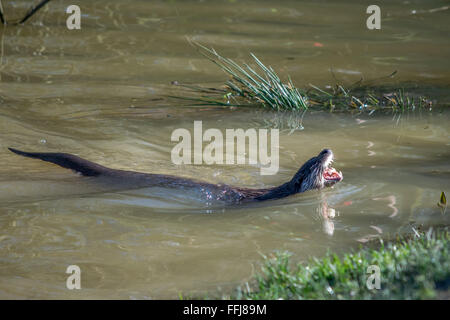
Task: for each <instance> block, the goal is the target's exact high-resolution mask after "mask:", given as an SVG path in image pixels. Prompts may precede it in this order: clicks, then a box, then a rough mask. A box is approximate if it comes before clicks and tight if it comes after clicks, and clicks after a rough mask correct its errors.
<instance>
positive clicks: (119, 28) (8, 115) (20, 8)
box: [0, 0, 450, 299]
mask: <svg viewBox="0 0 450 320" xmlns="http://www.w3.org/2000/svg"><path fill="white" fill-rule="evenodd" d="M69 4H71V3H66V2H65V1H55V2H51V3H50V5H48V6H47V7H45V9H44V10H43V11H42V12H40V13H39V14H38V15H36V16H35V17H33V18H32V20H30V23H28V24H26V25H24V26H22V27H20V28H18V27H13V26H8V27H6V28H2V29H0V31H1V64H0V80H1V82H0V102H1V107H0V148H1V151H0V163H1V164H2V165H1V166H0V297H1V298H9V299H11V298H43V299H48V298H62V299H66V298H82V299H87V298H122V299H123V298H125V299H129V298H131V299H133V298H138V299H142V298H153V299H155V298H177V297H178V294H179V293H180V292H181V293H183V294H199V295H201V294H203V293H204V292H210V293H211V292H212V293H214V294H220V293H221V292H224V293H230V292H231V290H232V289H233V288H235V287H236V286H237V285H240V284H243V283H244V282H245V281H248V280H249V279H251V276H252V274H253V273H254V272H255V271H256V270H258V268H259V263H260V262H261V260H262V259H261V254H265V255H267V254H270V253H272V252H274V251H275V250H288V251H290V252H292V253H293V254H294V260H295V261H305V260H306V259H307V258H308V257H311V256H318V257H320V256H322V255H323V254H324V253H325V252H326V251H327V250H329V249H331V250H333V251H336V252H343V251H348V250H349V249H350V248H354V247H357V246H358V245H359V244H364V243H365V242H366V241H367V240H368V239H370V238H373V237H377V236H384V235H387V234H392V233H395V232H402V231H404V230H406V229H408V228H409V225H410V223H411V222H413V221H415V222H420V223H425V224H427V225H435V224H443V223H444V224H448V214H447V215H446V216H443V215H442V214H441V212H440V210H439V208H438V207H437V206H436V203H437V201H438V199H439V195H440V193H441V192H442V191H446V192H447V195H448V194H449V186H450V183H449V177H450V167H449V163H448V159H449V156H450V151H449V142H448V141H449V129H448V121H449V113H448V112H443V113H439V112H437V111H436V112H429V111H426V110H423V111H421V112H410V113H404V114H401V115H399V114H397V115H394V114H381V113H378V112H376V113H374V114H372V115H370V116H369V115H368V114H359V113H358V112H355V113H351V114H340V113H336V114H333V113H328V112H308V113H306V114H305V115H302V114H296V113H285V114H278V115H277V114H274V113H271V112H269V111H264V110H255V109H248V108H244V109H233V108H215V107H207V106H201V107H198V106H197V107H191V106H186V105H185V103H184V102H183V103H182V102H180V101H176V100H173V99H169V98H168V97H167V96H168V95H173V94H176V93H179V91H178V90H179V88H177V87H174V86H171V85H170V82H171V81H173V80H178V81H182V82H187V83H202V84H205V85H209V86H220V85H221V84H222V83H223V81H224V80H225V79H226V76H225V75H224V74H223V73H222V72H221V71H220V70H218V68H217V67H216V66H214V65H213V64H211V63H210V62H208V61H205V59H203V58H202V57H201V56H200V55H199V54H198V53H197V52H196V51H195V50H194V49H193V48H192V47H191V46H189V44H188V43H187V41H186V38H185V37H186V36H188V37H191V38H192V39H194V40H197V41H199V42H201V43H204V44H206V45H208V46H213V47H214V48H216V49H217V50H219V51H220V52H221V53H223V54H224V55H226V56H229V57H232V58H233V59H236V60H237V61H240V62H242V61H248V58H249V56H248V53H249V52H254V53H255V54H256V55H257V56H258V57H259V58H260V59H261V60H262V61H263V62H264V63H266V64H268V65H272V66H273V67H274V69H275V70H277V71H278V72H279V73H280V74H281V75H282V76H286V75H287V74H290V75H291V77H292V79H293V80H294V82H295V83H296V85H298V86H306V85H308V84H309V83H314V84H316V85H320V86H325V85H328V84H332V83H334V81H335V80H334V79H333V76H332V74H331V73H330V70H331V69H332V70H333V71H334V75H335V76H336V77H337V78H338V80H339V81H342V82H344V83H352V82H354V81H357V80H359V79H360V78H361V77H362V76H363V77H364V78H367V79H371V78H377V77H380V76H383V75H387V74H390V73H391V72H392V71H393V70H398V71H399V72H398V77H397V78H395V79H394V84H395V83H406V82H408V83H414V84H416V86H417V89H416V90H417V93H418V94H427V95H431V96H433V97H436V98H435V99H437V100H440V101H444V102H445V101H448V100H446V99H448V89H447V88H448V84H449V80H450V64H449V63H448V56H449V53H450V45H449V40H448V31H449V30H448V29H449V27H448V16H449V10H447V9H445V6H446V5H447V2H445V1H389V2H388V3H386V4H381V8H382V15H383V17H384V18H383V21H382V30H380V31H369V30H367V29H366V28H365V19H366V17H367V15H366V14H365V8H366V7H367V5H369V4H370V3H369V2H367V4H364V3H361V2H360V1H340V2H339V4H337V3H336V4H335V3H334V2H333V3H330V2H328V1H304V2H298V1H277V2H269V1H209V2H208V3H206V2H203V1H178V2H177V1H170V2H166V1H160V2H158V1H152V2H149V1H137V0H133V1H95V3H93V2H90V1H79V5H80V7H81V10H82V14H83V17H82V29H81V30H79V31H69V30H67V29H66V27H65V19H66V16H67V15H66V14H65V13H64V12H65V8H66V7H67V6H68V5H69ZM3 5H4V7H5V12H6V13H7V15H9V16H12V15H14V16H15V15H20V13H22V12H24V11H26V9H27V8H28V2H26V1H8V2H6V1H4V3H3ZM414 10H415V11H414ZM413 11H414V12H413ZM195 120H202V121H203V127H204V128H205V129H206V128H218V129H220V130H222V132H225V129H227V128H244V129H247V128H255V129H263V128H268V129H270V128H280V129H281V131H280V149H279V155H280V170H279V173H278V174H277V175H274V176H261V175H260V168H259V166H258V165H230V166H226V165H184V166H177V165H174V164H173V163H172V162H171V161H170V159H171V158H170V152H171V150H172V148H173V147H174V145H175V143H174V142H171V141H170V136H171V133H172V132H173V130H175V129H177V128H186V129H189V130H191V131H192V130H193V123H194V121H195ZM7 147H16V148H19V149H23V150H29V151H53V152H70V153H74V154H77V155H79V156H82V157H84V158H86V159H89V160H91V161H95V162H98V163H101V164H102V165H105V166H110V167H113V168H117V169H128V170H136V171H143V172H151V173H164V174H172V175H180V176H184V177H190V178H195V179H200V180H205V181H208V182H213V183H228V184H231V185H236V186H247V187H255V188H260V187H269V186H274V185H277V184H281V183H283V182H285V181H287V180H288V179H290V178H291V177H292V175H293V174H294V173H295V172H296V170H297V169H298V168H299V167H300V165H301V164H303V163H304V162H305V161H306V160H308V159H309V158H310V157H312V156H314V155H316V154H317V153H318V152H319V151H320V150H322V149H323V148H324V147H329V148H331V149H333V151H334V153H335V156H336V161H335V167H336V168H337V169H339V170H341V171H342V172H343V174H344V180H343V181H342V182H341V183H339V184H338V185H336V186H335V187H334V188H332V189H327V190H323V191H321V192H319V191H312V192H307V193H305V194H299V195H295V196H292V197H289V198H286V199H280V200H276V201H270V202H265V203H258V204H247V205H242V206H222V207H220V206H219V207H217V206H214V207H210V206H208V205H207V204H205V202H204V201H202V200H201V199H198V198H196V197H195V196H192V195H188V194H186V193H183V192H177V191H174V190H167V189H161V190H148V189H134V190H116V189H114V188H112V187H111V186H109V187H108V186H106V187H105V186H102V187H99V186H98V185H97V184H96V183H95V181H92V178H86V177H80V176H78V175H76V174H74V173H72V172H70V171H68V170H65V169H62V168H59V167H57V166H54V165H51V164H48V163H44V162H41V161H36V160H32V159H26V158H21V157H18V156H17V155H14V154H12V153H10V152H9V151H7V149H6V148H7ZM69 265H78V266H80V268H81V270H82V290H78V291H77V290H73V291H71V290H68V289H66V286H65V283H66V278H67V276H68V275H67V274H65V270H66V268H67V266H69Z"/></svg>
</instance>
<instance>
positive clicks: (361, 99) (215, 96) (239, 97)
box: [174, 42, 431, 112]
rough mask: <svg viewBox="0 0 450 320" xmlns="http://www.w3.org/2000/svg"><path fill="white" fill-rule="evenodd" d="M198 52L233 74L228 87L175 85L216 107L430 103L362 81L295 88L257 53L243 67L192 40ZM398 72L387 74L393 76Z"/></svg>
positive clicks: (367, 107)
mask: <svg viewBox="0 0 450 320" xmlns="http://www.w3.org/2000/svg"><path fill="white" fill-rule="evenodd" d="M191 44H192V45H193V46H194V47H195V48H197V50H198V51H199V53H200V54H201V55H203V56H204V57H205V58H207V59H208V60H210V61H211V62H213V63H214V64H216V65H217V66H218V67H219V68H220V69H222V70H223V71H224V72H225V73H227V74H228V75H229V76H230V80H228V81H226V82H225V89H218V88H203V87H201V86H197V85H184V84H180V83H178V82H175V83H174V84H176V85H179V86H182V87H185V88H187V89H189V90H190V91H191V92H193V93H195V95H194V96H187V95H185V94H184V95H183V96H176V97H175V98H178V99H184V100H189V101H191V102H195V103H196V104H198V105H216V106H235V107H243V106H261V107H265V108H268V109H271V110H276V111H281V110H308V109H309V108H315V109H326V110H330V111H334V110H346V111H348V110H357V111H369V112H374V111H375V110H389V111H396V112H404V111H406V110H414V109H417V108H424V107H429V106H430V105H431V102H430V101H429V100H428V99H427V98H425V97H421V96H418V97H413V96H412V95H411V94H410V93H407V92H405V90H404V89H394V90H390V91H388V92H379V90H377V88H373V87H370V86H369V85H368V84H363V81H362V80H360V81H357V82H356V83H354V84H352V85H350V86H348V87H345V86H344V85H342V84H336V85H335V86H334V87H330V88H328V89H321V88H319V87H317V86H315V85H312V84H310V88H308V89H299V88H296V87H295V85H294V83H293V81H292V80H291V78H290V77H289V76H287V81H286V82H285V83H283V81H282V80H281V78H280V77H279V76H278V75H277V74H276V72H275V71H274V70H273V69H272V67H270V66H269V67H267V66H266V65H264V64H263V63H262V62H261V61H260V60H259V59H258V58H257V57H256V56H255V55H254V54H252V53H250V56H251V57H252V60H253V64H254V67H252V66H250V65H248V64H246V63H244V64H243V65H242V66H241V65H239V64H237V63H236V62H234V61H233V60H231V59H229V58H225V57H223V56H221V55H220V54H218V53H217V52H216V51H215V50H214V49H210V48H207V47H205V46H203V45H201V44H199V43H197V42H191ZM395 74H396V71H395V72H393V73H392V74H390V75H389V76H387V77H383V78H380V79H375V80H383V81H384V80H385V79H386V78H392V77H393V76H394V75H395Z"/></svg>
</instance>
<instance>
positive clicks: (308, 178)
mask: <svg viewBox="0 0 450 320" xmlns="http://www.w3.org/2000/svg"><path fill="white" fill-rule="evenodd" d="M333 159H334V156H333V151H331V150H330V149H323V150H322V151H321V152H320V153H319V154H318V155H317V156H316V157H313V158H311V159H309V160H308V161H306V162H305V164H304V165H303V166H302V167H301V168H300V170H298V172H297V173H296V174H295V176H294V177H293V178H292V180H291V181H290V183H291V185H292V187H293V188H294V190H295V191H294V192H305V191H307V190H311V189H322V188H323V187H330V186H333V185H334V184H335V183H337V182H339V181H341V180H342V179H343V176H342V173H341V172H340V171H339V172H338V171H337V170H336V169H334V168H333V167H332V166H331V164H332V163H333Z"/></svg>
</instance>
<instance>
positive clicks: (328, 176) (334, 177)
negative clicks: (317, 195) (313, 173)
mask: <svg viewBox="0 0 450 320" xmlns="http://www.w3.org/2000/svg"><path fill="white" fill-rule="evenodd" d="M323 178H324V179H325V180H327V181H341V180H342V178H343V176H342V172H340V171H337V170H336V169H335V168H333V167H331V166H329V167H327V168H326V169H325V171H324V172H323Z"/></svg>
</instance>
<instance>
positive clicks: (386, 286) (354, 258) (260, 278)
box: [235, 230, 450, 299]
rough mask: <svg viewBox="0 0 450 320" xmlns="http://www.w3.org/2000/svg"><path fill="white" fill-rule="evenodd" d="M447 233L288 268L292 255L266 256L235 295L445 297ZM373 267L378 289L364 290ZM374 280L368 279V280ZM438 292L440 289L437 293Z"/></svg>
mask: <svg viewBox="0 0 450 320" xmlns="http://www.w3.org/2000/svg"><path fill="white" fill-rule="evenodd" d="M449 240H450V236H449V233H448V231H447V230H445V231H440V232H436V233H432V232H427V233H421V234H420V237H419V238H417V237H414V238H409V239H405V238H403V239H400V240H397V241H394V242H389V243H388V244H386V245H385V244H384V243H383V242H382V243H381V247H380V248H379V249H377V250H374V249H367V248H366V249H360V250H359V251H357V252H354V253H350V254H345V255H344V256H343V257H341V258H339V257H338V256H337V255H335V254H330V253H329V254H327V256H326V257H325V258H323V259H320V260H318V259H312V260H310V261H309V263H308V264H299V265H297V267H295V268H291V267H290V266H291V261H290V254H289V253H287V252H277V253H276V254H275V255H274V256H273V257H272V258H267V257H266V258H265V260H264V265H263V267H262V270H261V272H260V273H259V274H257V275H256V279H255V284H254V285H253V286H252V287H253V289H249V288H247V289H245V290H243V289H238V292H237V294H236V297H235V298H238V299H432V298H437V297H439V296H438V295H439V293H444V295H445V294H447V295H448V290H449V285H450V257H449V248H450V242H449ZM371 265H375V266H377V267H379V270H380V289H376V288H374V289H368V287H367V281H368V277H369V276H370V275H371V274H372V273H371V272H368V268H369V266H371ZM372 272H373V271H372ZM370 282H371V283H373V282H372V281H370ZM438 290H440V291H438Z"/></svg>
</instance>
